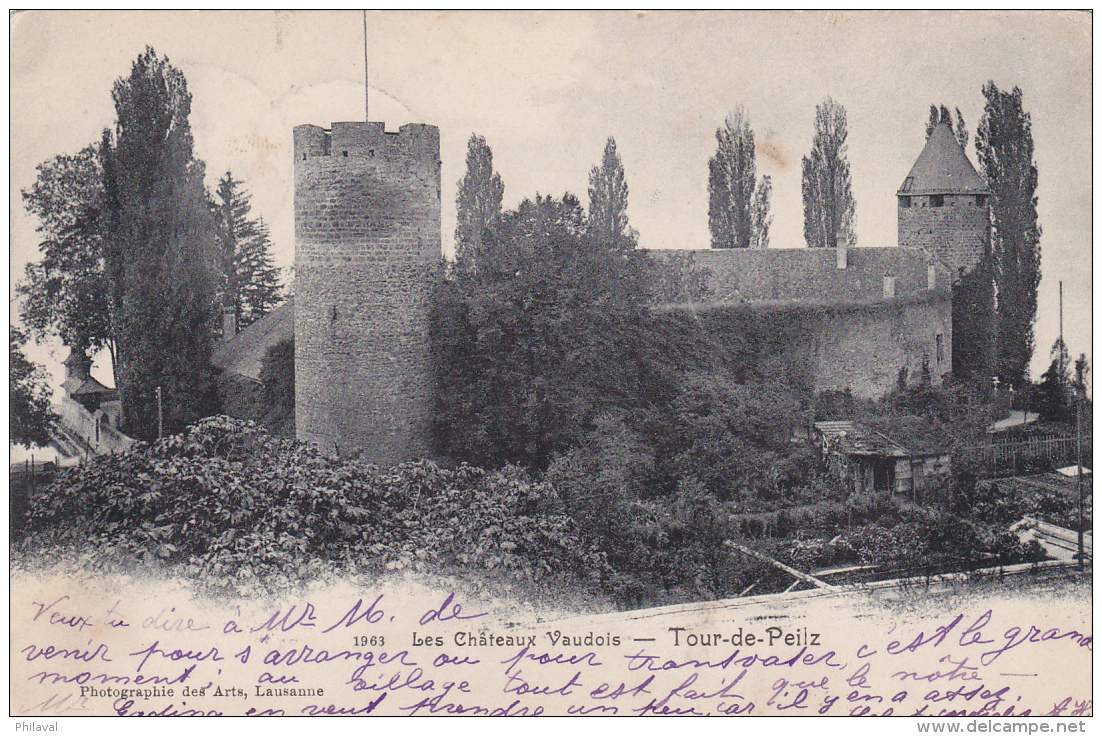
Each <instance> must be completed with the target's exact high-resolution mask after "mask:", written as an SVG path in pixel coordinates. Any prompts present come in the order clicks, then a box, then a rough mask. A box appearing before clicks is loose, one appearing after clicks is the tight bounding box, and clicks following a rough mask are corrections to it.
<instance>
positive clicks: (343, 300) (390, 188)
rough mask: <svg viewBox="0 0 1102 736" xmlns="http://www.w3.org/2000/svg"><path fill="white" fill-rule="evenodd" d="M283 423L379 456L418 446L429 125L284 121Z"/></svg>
mask: <svg viewBox="0 0 1102 736" xmlns="http://www.w3.org/2000/svg"><path fill="white" fill-rule="evenodd" d="M294 155H295V424H296V433H297V435H298V438H299V439H301V440H308V441H312V442H317V443H319V444H320V445H322V446H323V447H325V448H326V449H335V450H337V451H338V452H346V453H352V452H360V453H362V454H363V456H364V457H366V458H367V459H369V460H371V461H373V462H377V463H379V464H382V465H391V464H394V463H397V462H401V461H404V460H410V459H415V458H420V457H425V456H427V455H428V454H429V422H430V411H431V402H432V389H433V379H432V370H431V362H430V354H429V311H430V307H431V299H432V291H433V286H434V283H435V282H436V280H437V279H438V277H439V275H440V268H441V254H440V132H439V130H438V129H437V128H436V127H435V126H432V125H412V124H411V125H403V126H402V128H401V129H400V131H399V132H397V133H388V132H386V131H385V126H384V124H383V123H373V122H368V123H333V126H332V129H330V130H325V129H323V128H320V127H318V126H315V125H300V126H298V127H296V128H295V130H294Z"/></svg>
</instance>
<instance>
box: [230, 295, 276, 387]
mask: <svg viewBox="0 0 1102 736" xmlns="http://www.w3.org/2000/svg"><path fill="white" fill-rule="evenodd" d="M294 337H295V306H294V297H291V298H288V299H287V301H285V302H284V303H283V304H281V305H279V306H278V307H276V308H275V309H274V310H273V311H272V312H271V313H269V314H267V315H265V316H264V317H262V318H261V319H259V320H257V321H256V322H253V323H252V324H251V325H249V326H248V327H246V328H245V329H244V330H242V331H241V332H239V333H237V336H236V337H234V338H233V339H232V340H227V341H226V342H223V343H221V344H219V345H218V346H217V347H216V348H215V350H214V352H213V353H212V354H211V358H210V362H211V365H213V366H214V367H215V368H219V369H221V370H223V371H229V372H230V373H236V374H238V375H239V376H244V377H246V378H250V379H252V380H254V381H259V380H260V364H261V362H262V361H263V360H264V354H265V353H267V352H268V348H270V347H272V346H273V345H276V344H278V343H280V342H282V341H284V340H293V339H294Z"/></svg>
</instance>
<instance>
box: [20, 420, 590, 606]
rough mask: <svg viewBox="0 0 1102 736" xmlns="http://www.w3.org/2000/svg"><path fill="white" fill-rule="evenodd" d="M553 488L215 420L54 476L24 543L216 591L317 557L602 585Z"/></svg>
mask: <svg viewBox="0 0 1102 736" xmlns="http://www.w3.org/2000/svg"><path fill="white" fill-rule="evenodd" d="M550 494H551V490H550V488H549V487H548V486H546V485H545V484H540V483H533V482H531V481H530V480H528V479H527V478H526V477H524V476H523V474H521V473H520V472H519V471H518V470H516V469H515V468H505V469H503V470H500V471H496V472H493V473H487V472H484V471H482V470H478V469H475V468H471V467H469V466H461V467H459V468H456V469H454V470H445V469H442V468H439V467H437V466H435V465H433V464H431V463H423V462H422V463H408V464H404V465H401V466H398V467H396V468H393V469H390V470H385V471H384V470H380V469H379V468H377V467H376V466H374V465H368V464H365V463H360V462H358V461H346V460H340V459H337V458H334V457H330V456H327V455H324V454H322V453H321V452H319V451H318V449H317V448H315V447H313V446H310V445H306V444H300V443H296V442H294V441H292V440H284V439H278V438H274V437H272V436H270V435H269V434H268V433H267V432H266V431H264V430H263V429H260V428H259V427H257V426H256V425H255V424H253V423H252V422H241V421H238V420H233V419H230V418H228V417H215V418H211V419H206V420H203V421H202V422H199V423H198V424H197V425H195V426H193V427H191V428H190V429H188V430H187V431H186V432H184V433H182V434H179V435H173V436H171V437H167V438H165V439H163V440H159V441H157V442H156V443H154V444H152V445H144V444H143V445H139V446H138V447H137V448H136V449H134V450H132V451H130V452H127V453H124V454H119V455H113V456H105V457H100V458H98V459H96V460H95V461H94V462H93V463H91V464H89V465H87V466H84V467H83V468H81V469H75V470H70V471H68V472H66V473H63V474H62V475H61V476H60V477H59V478H58V479H57V481H55V483H54V484H52V485H51V486H49V487H48V488H46V489H44V490H43V491H41V492H39V493H38V494H36V495H35V496H34V497H33V499H32V511H31V514H30V527H31V537H30V539H29V540H28V544H29V545H30V546H31V547H35V546H39V545H54V544H56V545H61V546H73V547H85V548H89V549H98V550H100V552H101V553H102V554H110V553H116V554H121V555H122V556H127V555H129V556H132V557H137V558H149V557H152V558H160V559H161V560H162V561H164V562H165V563H166V564H168V565H171V566H174V567H176V568H177V570H178V571H179V572H181V573H183V574H185V575H187V576H189V577H195V578H197V579H199V580H200V581H201V582H202V583H204V584H206V585H207V586H209V587H213V588H217V587H230V588H233V587H235V586H237V584H239V583H242V582H248V581H249V579H250V578H254V577H258V578H272V577H275V578H278V577H281V576H282V577H284V578H289V579H291V580H295V579H305V578H307V577H308V576H309V574H310V570H311V566H312V563H313V562H315V561H317V560H331V561H340V562H348V563H354V564H356V565H357V566H359V567H361V568H367V569H370V568H372V567H374V568H377V569H378V570H380V571H381V570H386V569H390V570H395V569H403V568H414V569H428V568H431V569H439V570H444V569H448V568H449V567H450V566H458V565H463V566H474V567H477V568H482V569H495V568H499V569H502V570H504V571H505V573H506V574H517V575H520V576H523V577H527V578H530V579H531V578H533V577H542V578H552V577H566V578H580V579H585V578H587V577H589V578H593V577H596V578H598V579H599V578H600V576H601V575H602V574H605V573H607V569H608V568H607V565H606V564H605V563H604V560H603V558H602V557H601V555H599V554H597V553H596V552H594V551H593V550H592V549H591V548H590V547H589V546H587V545H586V544H585V543H584V540H583V539H582V537H580V536H579V535H578V533H577V530H576V528H575V526H574V524H573V523H572V521H571V520H570V519H569V518H568V517H566V516H563V515H561V514H556V513H553V512H552V513H548V512H546V510H545V507H546V499H547V498H548V497H549V496H550Z"/></svg>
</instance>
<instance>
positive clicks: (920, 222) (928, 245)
mask: <svg viewBox="0 0 1102 736" xmlns="http://www.w3.org/2000/svg"><path fill="white" fill-rule="evenodd" d="M896 198H897V200H898V204H899V245H900V247H902V248H922V249H923V250H925V251H926V252H927V253H929V254H930V255H931V256H932V257H934V258H937V259H938V260H940V261H941V262H942V263H944V264H945V266H946V267H947V268H948V269H949V273H950V274H951V275H952V276H951V277H952V279H953V281H957V280H959V279H960V278H961V276H962V275H963V274H964V273H967V272H968V271H970V270H971V269H972V268H973V267H974V266H975V265H976V264H977V263H979V262H980V260H981V259H982V258H983V255H984V253H985V252H986V249H987V247H988V230H989V228H990V224H989V219H990V218H989V208H990V199H991V190H990V189H989V188H988V186H987V182H985V181H984V180H983V178H982V177H980V175H979V174H977V173H976V170H975V168H973V167H972V162H971V161H969V160H968V155H967V154H965V152H964V149H963V148H961V147H960V144H959V143H958V142H957V138H956V136H954V135H953V131H951V130H950V129H949V126H948V125H947V124H946V123H940V124H938V125H937V126H936V127H935V128H934V130H933V132H932V133H930V138H929V140H927V141H926V147H925V148H923V149H922V153H920V154H919V156H918V159H917V160H916V161H915V164H914V166H912V167H911V171H910V173H909V174H907V178H906V179H905V180H904V181H903V186H901V187H900V188H899V191H898V192H896ZM962 269H963V271H962Z"/></svg>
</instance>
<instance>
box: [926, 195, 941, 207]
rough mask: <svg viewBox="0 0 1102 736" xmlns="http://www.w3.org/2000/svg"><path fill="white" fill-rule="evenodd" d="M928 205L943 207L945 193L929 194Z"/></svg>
mask: <svg viewBox="0 0 1102 736" xmlns="http://www.w3.org/2000/svg"><path fill="white" fill-rule="evenodd" d="M930 206H931V207H944V206H945V195H944V194H931V195H930Z"/></svg>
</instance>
